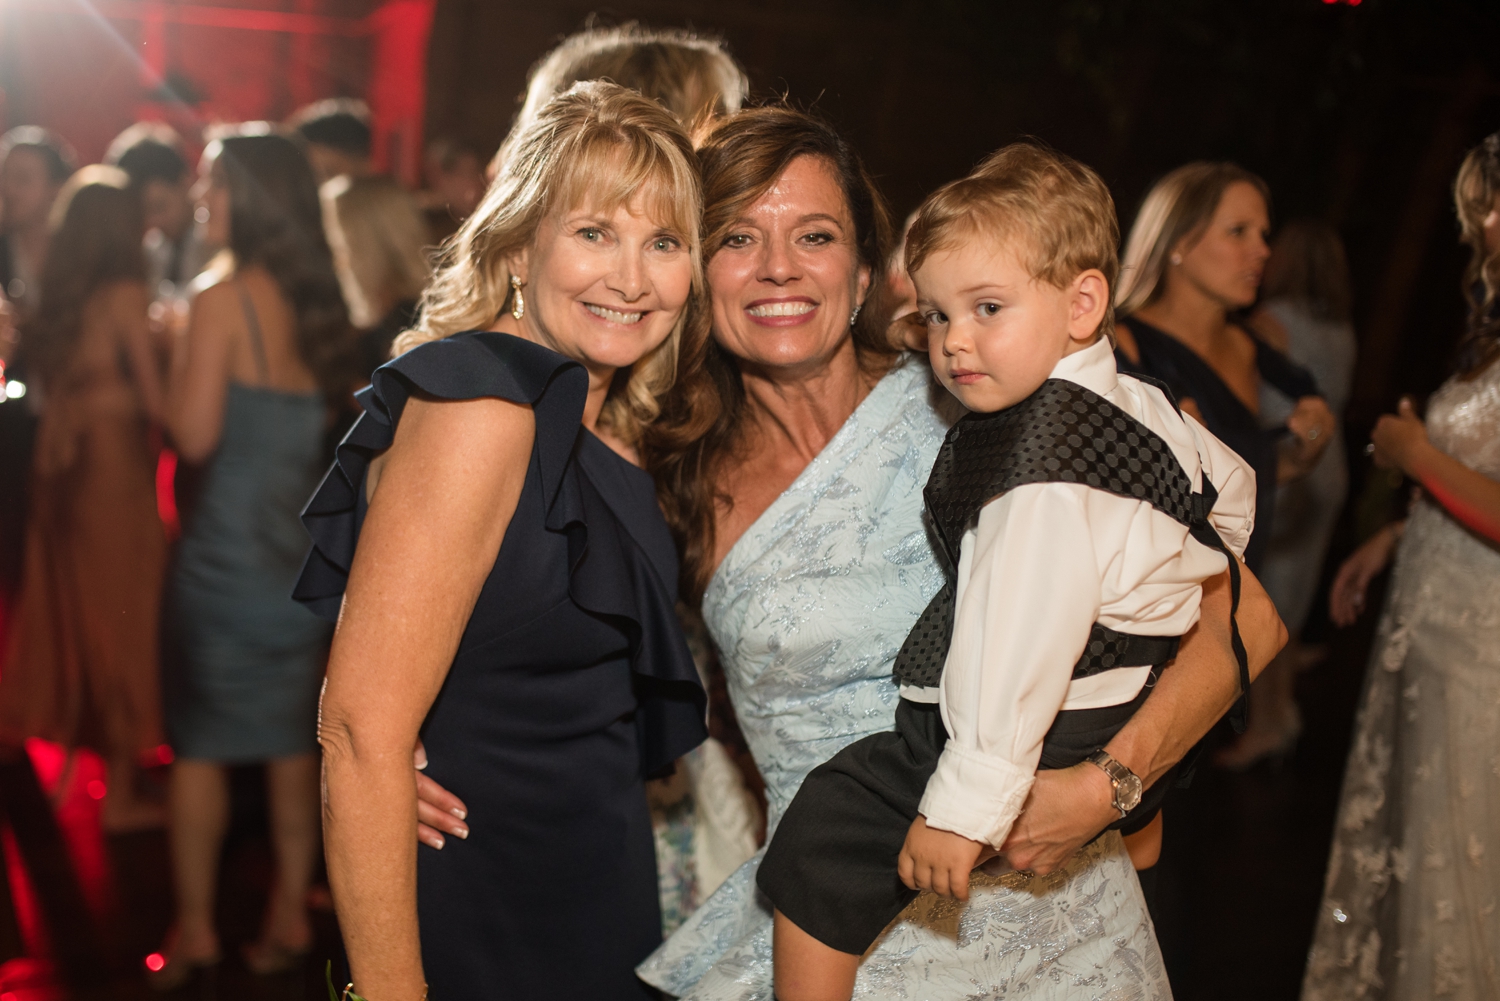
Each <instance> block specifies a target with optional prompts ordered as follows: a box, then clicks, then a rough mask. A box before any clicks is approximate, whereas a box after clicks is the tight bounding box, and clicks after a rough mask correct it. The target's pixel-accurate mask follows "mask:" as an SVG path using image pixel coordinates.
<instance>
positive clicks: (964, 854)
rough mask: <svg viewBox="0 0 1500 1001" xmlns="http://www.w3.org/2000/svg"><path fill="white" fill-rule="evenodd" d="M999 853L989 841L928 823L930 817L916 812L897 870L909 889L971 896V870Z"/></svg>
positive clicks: (956, 895)
mask: <svg viewBox="0 0 1500 1001" xmlns="http://www.w3.org/2000/svg"><path fill="white" fill-rule="evenodd" d="M996 854H998V853H997V852H996V851H995V850H994V849H993V848H990V847H989V846H988V845H984V844H980V843H979V842H978V841H970V840H969V839H968V838H966V837H964V836H963V835H962V834H954V833H953V832H952V831H939V830H937V829H936V828H932V827H928V826H927V818H926V817H924V816H922V815H921V814H917V819H916V820H913V821H912V822H911V828H910V830H908V831H907V832H906V844H904V845H903V846H902V847H901V858H900V860H899V861H898V862H897V863H896V871H897V872H899V873H900V874H901V882H903V883H905V884H906V888H907V889H908V890H931V891H932V892H933V893H937V894H941V895H942V896H945V897H955V898H957V899H959V900H968V899H969V873H970V872H971V871H973V869H974V867H975V866H976V865H978V864H979V863H980V862H981V861H983V859H985V858H991V857H993V856H995V855H996Z"/></svg>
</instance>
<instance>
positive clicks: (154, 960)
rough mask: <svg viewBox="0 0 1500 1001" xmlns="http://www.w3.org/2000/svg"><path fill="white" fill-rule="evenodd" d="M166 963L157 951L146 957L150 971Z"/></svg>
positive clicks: (158, 969) (165, 958)
mask: <svg viewBox="0 0 1500 1001" xmlns="http://www.w3.org/2000/svg"><path fill="white" fill-rule="evenodd" d="M166 965H167V957H166V956H163V955H162V954H161V953H159V952H153V953H152V954H151V955H149V956H147V957H146V969H148V970H150V971H151V972H152V973H159V972H160V971H161V969H162V967H164V966H166ZM0 1001H6V998H4V997H0Z"/></svg>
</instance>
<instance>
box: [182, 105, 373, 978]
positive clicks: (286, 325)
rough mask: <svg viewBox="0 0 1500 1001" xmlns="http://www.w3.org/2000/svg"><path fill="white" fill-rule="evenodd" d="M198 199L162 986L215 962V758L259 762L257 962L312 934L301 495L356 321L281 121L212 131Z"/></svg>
mask: <svg viewBox="0 0 1500 1001" xmlns="http://www.w3.org/2000/svg"><path fill="white" fill-rule="evenodd" d="M199 187H200V191H199V205H200V207H202V208H203V209H206V210H207V213H208V224H207V225H208V230H209V232H208V237H209V239H210V240H211V241H212V242H215V243H222V244H224V245H225V246H227V247H228V255H229V261H228V262H227V263H228V266H227V270H226V271H225V275H226V277H224V278H223V279H222V280H220V281H218V282H217V283H216V284H213V285H211V286H209V287H208V288H206V289H204V291H203V292H202V293H201V294H200V295H199V296H198V297H197V299H195V300H194V302H193V307H192V313H191V315H190V317H189V321H188V329H187V332H186V334H185V335H183V336H182V338H181V340H180V341H179V342H178V343H177V345H176V347H175V353H174V358H173V363H172V373H171V378H170V380H169V386H168V400H167V430H168V432H169V433H170V435H171V439H172V443H173V445H174V447H175V448H176V449H177V451H178V454H179V455H180V456H181V457H182V458H183V459H184V460H185V461H187V462H190V463H200V464H202V465H203V469H202V484H201V488H200V493H199V495H198V497H197V501H196V504H195V506H194V508H193V509H192V510H191V511H190V512H189V514H188V517H187V519H186V524H185V526H184V531H183V536H182V542H181V546H180V548H179V551H178V555H177V563H176V566H175V567H174V569H173V572H172V575H171V579H170V582H169V584H168V594H167V601H168V604H169V607H170V610H171V611H170V613H169V614H170V621H169V629H170V630H171V633H170V637H171V639H170V640H169V642H170V643H171V646H172V647H173V648H174V649H173V655H172V656H170V657H169V660H168V669H167V672H166V677H165V683H164V686H163V694H164V696H165V702H166V710H167V728H168V732H169V735H170V738H171V742H172V745H173V747H174V749H175V751H176V754H177V761H176V763H175V764H174V765H173V766H172V788H171V817H170V821H171V829H172V861H173V874H174V877H175V888H176V895H177V921H176V927H175V930H174V931H173V932H172V933H171V935H170V937H169V940H168V942H167V945H166V947H165V948H164V949H163V950H162V952H163V954H164V955H165V956H166V957H167V963H166V965H165V966H164V967H162V968H161V969H160V970H158V971H156V972H154V973H153V977H154V979H155V980H156V981H157V982H158V985H159V986H171V985H172V984H174V983H180V982H181V981H182V980H184V979H185V978H186V977H187V976H188V975H189V973H190V972H191V968H192V967H194V966H201V965H206V964H211V963H213V962H216V961H217V960H218V958H219V955H220V943H219V938H218V935H217V933H216V931H215V928H214V898H215V883H216V880H217V877H218V862H219V852H220V849H221V847H222V842H223V838H224V832H225V828H226V826H227V824H228V821H229V789H228V779H227V774H226V766H227V765H231V764H243V763H248V762H265V763H266V764H267V786H268V790H269V794H270V806H271V833H272V843H273V845H274V848H275V852H276V862H277V873H276V880H275V884H274V886H273V888H272V891H271V899H270V902H269V906H268V907H267V910H266V917H265V925H264V928H263V930H262V935H261V940H260V941H259V942H258V943H256V944H255V945H253V946H250V947H248V948H247V949H246V953H245V958H246V961H247V962H248V963H249V965H250V967H251V969H253V970H255V971H257V972H265V973H270V972H274V971H277V970H281V969H285V968H287V967H289V966H290V965H292V963H293V962H294V961H295V959H296V958H297V957H298V956H299V955H300V954H302V953H305V952H306V951H307V950H308V949H309V948H310V947H311V944H312V929H311V927H310V926H309V924H308V917H307V906H306V897H307V887H308V883H309V881H310V880H311V878H312V873H313V866H314V864H315V861H316V858H317V847H318V815H317V796H318V793H317V775H318V766H317V742H316V722H315V721H316V709H317V699H318V684H319V681H320V679H321V677H322V667H323V659H324V654H325V650H326V645H327V638H328V627H327V626H326V625H325V624H324V623H322V622H320V621H319V620H318V619H317V617H316V616H314V615H312V614H311V613H309V612H308V611H307V610H306V609H304V608H302V607H300V606H298V605H297V604H296V603H295V602H293V601H292V600H291V590H292V585H293V583H294V582H295V580H296V578H297V570H298V567H299V565H300V564H301V561H302V556H303V554H304V553H305V551H306V546H307V543H306V535H305V534H304V533H303V531H302V526H301V525H299V524H298V522H297V513H298V511H299V510H301V508H302V505H303V504H304V503H305V502H306V499H307V497H308V496H309V495H310V494H311V493H312V491H313V488H314V487H315V486H316V485H317V482H318V475H319V473H320V472H321V469H322V466H323V463H324V462H325V461H326V456H325V453H324V451H323V434H324V429H325V427H326V425H327V423H328V419H329V414H330V406H329V403H330V399H332V398H334V397H336V396H338V395H341V394H344V393H347V392H348V390H349V381H350V378H349V374H348V362H349V358H350V354H351V348H352V343H351V340H352V331H351V328H350V326H349V320H348V315H347V314H346V312H345V310H344V303H343V300H342V298H341V297H340V295H339V285H338V280H337V279H336V278H335V277H334V272H333V259H332V256H331V255H330V253H329V250H328V244H327V242H326V241H325V240H324V239H323V231H322V225H321V214H320V209H319V205H318V191H317V187H316V185H315V184H314V182H313V176H312V170H311V168H310V167H309V166H308V164H307V160H306V158H305V157H304V156H303V155H302V152H301V150H299V149H298V148H297V146H296V145H295V144H294V143H293V142H292V141H291V140H289V139H286V138H284V137H281V136H277V135H269V134H264V131H263V130H262V132H261V134H256V133H255V132H254V131H253V130H252V131H250V132H249V133H248V134H242V135H234V136H230V137H227V138H224V139H222V140H219V141H217V142H215V143H212V144H210V146H209V148H208V150H207V151H206V152H205V154H204V159H203V179H202V181H201V182H200V186H199Z"/></svg>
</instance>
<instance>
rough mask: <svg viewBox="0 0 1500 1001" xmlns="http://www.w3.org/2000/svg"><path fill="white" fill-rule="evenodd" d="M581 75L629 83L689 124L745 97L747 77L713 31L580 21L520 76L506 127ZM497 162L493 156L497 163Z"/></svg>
mask: <svg viewBox="0 0 1500 1001" xmlns="http://www.w3.org/2000/svg"><path fill="white" fill-rule="evenodd" d="M584 80H609V81H611V82H612V83H617V84H619V85H620V86H622V87H629V88H630V89H631V90H634V91H637V92H639V93H641V94H644V95H645V96H647V97H649V98H651V99H652V100H655V101H658V102H660V103H661V105H662V106H663V107H665V108H666V109H667V110H668V111H670V112H671V113H672V114H673V115H675V116H676V117H677V120H678V121H679V122H681V123H682V124H683V125H684V126H686V127H687V128H688V130H689V131H690V132H692V131H693V130H695V129H697V128H699V127H700V126H702V125H703V123H704V122H705V121H707V120H708V119H710V118H713V117H717V116H719V115H728V114H733V113H734V112H736V111H738V110H739V109H740V105H741V104H743V103H744V102H745V97H746V95H747V94H748V93H749V92H750V81H749V78H748V77H746V76H745V71H744V70H742V69H740V66H739V63H737V62H735V61H734V59H733V57H731V56H730V55H729V53H728V52H726V51H724V43H723V42H721V41H720V40H719V39H717V38H713V37H709V36H705V35H699V34H696V33H694V32H692V31H686V30H684V29H682V28H660V29H656V28H643V27H641V26H640V25H639V24H637V23H636V22H634V21H630V22H628V23H626V24H622V25H620V26H619V27H615V28H586V29H584V30H583V31H580V32H576V33H575V34H572V35H569V36H568V37H567V38H565V39H563V40H562V42H561V44H559V45H558V46H557V48H555V49H553V50H552V51H551V52H549V53H547V55H545V56H543V57H542V60H541V62H539V63H537V64H536V66H534V67H533V68H532V70H531V75H530V76H529V77H528V78H527V82H526V97H525V100H524V101H523V102H522V104H521V111H520V113H519V114H518V115H517V116H516V123H515V126H514V128H512V130H511V131H512V132H513V133H514V132H517V131H520V130H522V129H524V128H526V126H528V125H529V124H531V122H532V120H533V119H535V118H536V116H537V114H538V113H540V112H541V110H542V108H543V107H544V106H545V105H546V104H547V102H548V101H550V100H552V99H553V98H554V97H556V96H557V95H558V94H561V93H562V92H563V91H565V90H567V89H568V88H569V87H571V86H573V85H574V84H575V83H579V82H581V81H584ZM497 165H498V164H497Z"/></svg>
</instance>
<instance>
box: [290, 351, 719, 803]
mask: <svg viewBox="0 0 1500 1001" xmlns="http://www.w3.org/2000/svg"><path fill="white" fill-rule="evenodd" d="M415 392H420V393H424V394H426V395H428V396H432V397H436V398H438V399H443V400H468V399H475V398H479V397H497V398H499V399H504V400H509V401H511V402H513V403H521V404H525V405H527V406H530V407H531V408H532V410H533V412H534V414H535V415H536V443H535V445H534V446H533V454H534V456H535V458H536V461H537V465H538V467H539V470H540V474H541V486H542V491H543V499H544V509H545V510H546V512H547V517H546V525H545V529H546V531H549V532H558V533H563V534H564V535H566V537H567V540H568V562H569V584H568V592H569V595H570V597H571V598H572V599H573V601H574V602H576V603H577V604H578V606H579V607H580V608H583V609H585V610H587V611H589V612H592V613H594V614H596V615H600V616H607V617H609V618H612V619H615V620H618V621H619V622H620V624H622V625H623V626H624V629H625V631H626V633H627V635H628V636H629V638H630V650H631V670H632V672H633V673H634V675H635V678H636V686H635V687H636V695H637V699H638V702H639V706H640V708H639V710H638V711H637V713H636V725H637V728H638V730H639V735H640V753H641V767H642V772H643V774H645V775H647V776H651V775H655V774H658V773H660V772H663V771H666V770H668V769H669V768H670V767H671V764H672V762H673V761H675V760H676V759H677V758H678V757H680V756H682V755H683V754H685V753H687V752H688V751H689V750H691V749H692V748H694V747H696V746H697V745H698V744H700V743H701V742H702V741H703V740H704V738H705V737H707V736H708V730H707V725H706V711H707V704H708V699H707V696H706V695H705V693H704V691H703V684H702V682H701V680H700V679H699V676H698V671H697V668H696V667H695V666H694V664H693V658H692V654H691V653H690V652H689V651H688V647H687V643H686V641H685V640H684V638H683V636H682V630H681V628H680V627H679V625H678V623H677V615H676V610H675V595H676V593H677V566H676V556H675V553H676V551H675V548H673V546H672V543H671V536H670V534H669V533H668V531H667V526H666V523H665V521H663V519H662V517H661V512H660V510H659V509H657V508H656V507H655V503H654V497H653V495H652V494H651V492H650V491H649V490H646V489H630V485H629V484H628V483H624V482H618V481H617V482H615V483H611V480H615V479H616V478H617V477H626V476H629V475H632V474H638V475H639V476H641V477H643V478H644V477H646V475H647V474H646V473H644V472H642V471H640V470H638V469H635V468H634V467H628V468H625V467H626V464H625V462H624V460H623V459H620V460H619V461H618V462H614V461H613V460H612V459H611V458H610V457H611V456H613V453H609V455H608V456H606V455H602V454H600V453H601V450H603V451H606V452H607V446H605V445H603V443H602V442H599V441H597V440H594V441H592V442H591V441H589V440H588V439H589V438H590V437H592V436H591V435H589V434H588V432H587V431H586V429H585V428H584V427H583V425H582V416H583V407H584V402H585V400H586V399H587V396H588V373H587V371H586V370H585V369H584V368H583V366H582V365H580V364H578V363H577V362H575V361H572V360H570V359H568V358H565V357H563V356H562V355H560V354H557V353H556V352H554V351H550V350H548V349H547V348H544V347H542V346H540V345H538V344H534V343H532V342H530V341H527V340H523V339H521V338H519V337H515V336H512V335H510V334H501V333H493V332H484V331H470V332H467V333H461V334H454V335H452V336H450V337H446V338H443V339H441V340H436V341H429V342H428V343H426V344H422V345H419V346H418V347H416V348H413V349H412V350H410V351H408V352H406V353H405V354H403V355H401V356H400V357H399V358H396V359H393V360H392V361H389V362H387V363H386V364H384V365H382V366H381V367H380V368H378V369H376V370H375V373H374V375H373V376H372V378H371V385H370V386H367V387H366V388H365V389H363V390H361V391H360V392H359V393H358V394H357V396H356V399H358V401H359V403H360V406H362V407H363V408H364V411H365V412H364V414H363V415H361V416H360V418H359V420H358V421H356V422H355V424H354V427H352V428H351V429H350V430H349V433H348V435H346V436H345V438H344V440H343V442H341V443H340V444H339V447H338V450H337V453H336V458H335V460H334V464H333V467H332V468H331V469H330V470H329V472H328V475H327V476H326V477H325V478H324V480H323V483H322V484H321V485H320V486H319V487H318V490H317V492H316V493H315V494H314V495H313V497H312V499H311V500H310V501H309V502H308V504H307V507H306V508H305V509H304V510H303V512H302V523H303V524H304V525H305V526H306V527H307V532H308V534H309V535H310V536H311V537H312V550H311V551H310V552H309V553H308V556H307V561H306V563H305V564H304V565H303V569H302V574H301V577H300V578H299V579H298V581H297V586H296V588H295V589H294V591H293V592H292V597H293V598H295V599H296V600H297V601H300V602H302V603H303V604H304V605H306V606H307V607H308V608H310V609H311V610H312V611H313V612H315V613H316V614H318V615H320V616H322V617H323V618H325V619H328V620H329V621H334V622H336V621H337V620H338V615H339V609H340V607H341V605H342V603H343V596H344V590H345V587H346V586H347V584H348V580H349V568H350V566H351V565H352V564H353V561H354V551H355V547H356V545H357V544H358V541H359V531H360V528H361V526H362V524H363V522H364V516H365V509H366V501H365V490H364V482H365V475H366V473H367V471H368V469H369V466H370V462H371V461H372V460H373V459H374V458H375V457H376V456H377V455H379V454H381V453H382V452H384V451H385V450H386V449H387V448H389V447H390V445H391V442H392V441H393V440H394V439H395V433H396V425H397V423H399V422H400V420H401V414H402V412H403V411H404V410H405V408H406V403H407V401H408V400H409V399H410V398H411V396H412V394H413V393H415ZM591 446H592V447H591ZM591 453H592V454H591ZM570 466H571V467H572V468H573V475H571V476H570V475H568V472H569V468H570ZM614 466H618V467H621V468H618V469H617V468H612V467H614ZM611 486H614V487H619V488H621V489H609V488H610V487H611ZM601 487H602V488H604V489H601ZM642 498H652V499H650V500H645V501H643V499H642ZM611 520H613V521H614V522H616V523H618V524H619V525H620V528H621V531H619V532H611V531H594V532H591V531H590V529H589V526H590V525H591V524H592V525H602V524H608V523H609V522H610V521H611ZM663 544H665V548H663ZM654 552H656V553H660V555H658V556H656V557H655V558H653V553H654ZM668 554H670V556H669V557H668Z"/></svg>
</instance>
